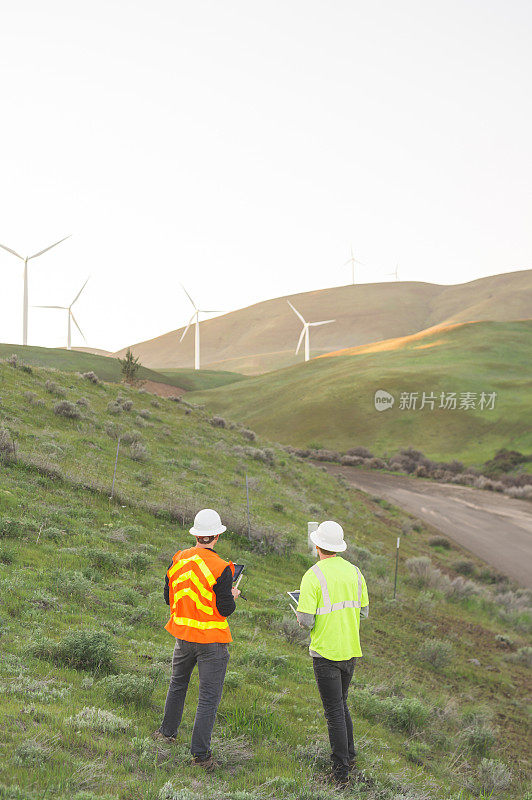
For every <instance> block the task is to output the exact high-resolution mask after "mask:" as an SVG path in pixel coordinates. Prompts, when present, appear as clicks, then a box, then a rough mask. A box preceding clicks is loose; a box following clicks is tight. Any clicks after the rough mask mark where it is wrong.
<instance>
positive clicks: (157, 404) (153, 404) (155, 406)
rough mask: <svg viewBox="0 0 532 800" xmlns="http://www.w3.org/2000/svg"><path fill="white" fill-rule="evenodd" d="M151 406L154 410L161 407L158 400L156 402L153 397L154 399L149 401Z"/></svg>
mask: <svg viewBox="0 0 532 800" xmlns="http://www.w3.org/2000/svg"><path fill="white" fill-rule="evenodd" d="M151 405H152V406H153V407H154V408H160V407H161V404H160V403H159V401H158V400H157V399H156V398H155V397H154V398H153V400H152V401H151Z"/></svg>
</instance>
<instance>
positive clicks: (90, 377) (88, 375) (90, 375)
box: [81, 371, 100, 384]
mask: <svg viewBox="0 0 532 800" xmlns="http://www.w3.org/2000/svg"><path fill="white" fill-rule="evenodd" d="M81 377H82V378H84V379H85V380H86V381H90V383H95V384H98V383H100V379H99V378H98V376H97V375H96V373H95V372H92V371H90V372H82V373H81Z"/></svg>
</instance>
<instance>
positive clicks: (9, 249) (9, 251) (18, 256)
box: [0, 244, 24, 261]
mask: <svg viewBox="0 0 532 800" xmlns="http://www.w3.org/2000/svg"><path fill="white" fill-rule="evenodd" d="M0 247H1V248H2V250H7V252H8V253H12V254H13V255H14V256H16V257H17V258H20V260H21V261H24V256H20V255H19V254H18V253H17V252H16V251H15V250H12V249H11V248H10V247H6V246H5V244H0Z"/></svg>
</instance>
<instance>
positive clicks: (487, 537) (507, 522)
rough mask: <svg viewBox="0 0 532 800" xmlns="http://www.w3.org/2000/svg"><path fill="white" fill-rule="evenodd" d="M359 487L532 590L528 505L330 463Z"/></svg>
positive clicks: (464, 488)
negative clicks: (437, 531)
mask: <svg viewBox="0 0 532 800" xmlns="http://www.w3.org/2000/svg"><path fill="white" fill-rule="evenodd" d="M327 469H328V470H329V471H330V472H331V473H332V474H333V475H334V474H336V475H338V474H341V475H344V477H345V478H346V479H347V480H348V481H349V483H351V484H352V485H353V486H355V487H356V488H357V489H362V491H364V492H367V493H368V494H371V495H373V496H375V497H381V498H384V499H385V500H388V501H389V502H390V503H393V504H394V505H396V506H399V507H400V508H403V509H404V510H405V511H408V512H409V513H410V514H414V515H415V516H416V517H418V518H419V519H421V520H423V521H425V522H428V523H430V524H431V525H432V526H434V527H435V528H438V530H440V531H441V532H442V533H444V534H445V535H446V536H448V537H449V538H450V539H453V540H454V541H455V542H457V543H458V544H460V545H462V547H465V548H466V549H467V550H469V551H470V552H471V553H474V554H475V555H477V556H479V557H480V558H482V559H483V560H484V561H486V562H487V563H488V564H491V566H493V567H495V568H496V569H497V570H498V571H499V572H502V573H503V574H505V575H508V577H509V578H512V579H513V580H515V581H516V582H517V583H519V584H521V586H525V587H526V588H528V589H532V503H530V502H528V501H527V500H514V499H513V498H511V497H506V495H502V494H497V493H495V492H488V491H483V490H480V489H471V488H470V487H467V486H456V485H454V484H447V483H436V482H434V481H428V480H422V479H419V478H409V477H406V476H399V475H388V474H386V473H383V472H379V471H378V470H371V471H367V470H361V469H359V468H357V467H341V466H336V465H332V464H328V465H327Z"/></svg>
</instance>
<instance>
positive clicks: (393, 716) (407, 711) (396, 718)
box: [385, 697, 430, 733]
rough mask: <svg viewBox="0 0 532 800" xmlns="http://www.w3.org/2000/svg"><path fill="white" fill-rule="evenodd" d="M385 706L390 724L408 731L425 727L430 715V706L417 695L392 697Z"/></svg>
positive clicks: (412, 731)
mask: <svg viewBox="0 0 532 800" xmlns="http://www.w3.org/2000/svg"><path fill="white" fill-rule="evenodd" d="M385 707H386V712H387V716H388V719H389V721H390V726H391V727H393V728H397V729H398V730H401V731H406V732H407V733H414V732H415V731H416V730H418V729H420V728H423V727H424V726H425V725H426V724H427V722H428V719H429V716H430V713H429V710H428V708H426V706H424V705H423V703H422V702H421V700H418V699H417V698H415V697H405V698H404V699H402V700H397V698H395V697H390V698H388V699H387V700H386V701H385Z"/></svg>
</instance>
